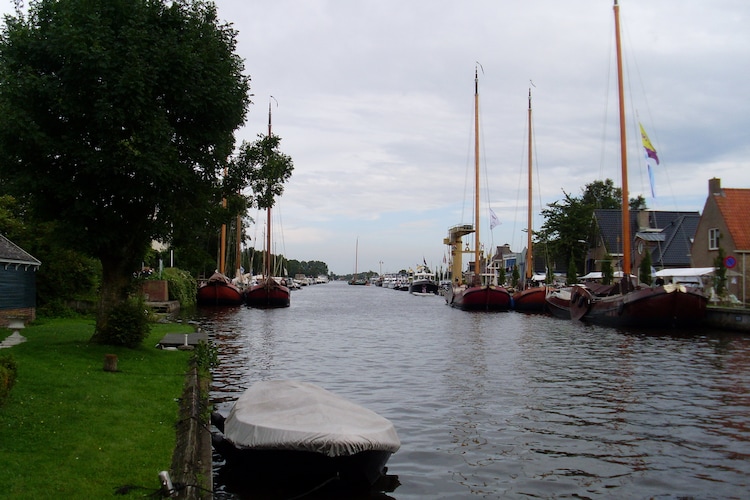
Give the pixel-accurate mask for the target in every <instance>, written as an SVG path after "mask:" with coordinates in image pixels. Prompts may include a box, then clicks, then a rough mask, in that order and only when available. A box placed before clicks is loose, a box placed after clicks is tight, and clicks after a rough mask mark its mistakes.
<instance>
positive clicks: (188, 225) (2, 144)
mask: <svg viewBox="0 0 750 500" xmlns="http://www.w3.org/2000/svg"><path fill="white" fill-rule="evenodd" d="M235 48H236V32H235V31H234V29H233V28H232V27H231V25H228V24H224V23H221V22H219V20H218V19H217V13H216V7H215V5H214V4H213V3H210V2H204V1H200V0H194V1H193V0H178V1H169V0H39V1H38V2H34V3H32V4H30V7H29V10H28V13H27V14H26V15H22V14H21V13H20V12H18V13H17V14H16V15H15V16H8V17H6V18H5V23H4V26H3V27H2V34H1V38H0V117H2V119H0V178H2V179H3V182H4V183H7V184H6V185H7V188H8V191H9V192H11V193H13V194H16V195H17V196H19V197H22V198H23V199H24V200H27V201H28V204H29V207H30V209H31V210H33V212H34V216H35V217H37V218H38V220H42V221H44V220H47V221H55V222H56V223H57V224H56V227H57V228H59V231H58V233H57V237H58V238H60V240H61V241H64V242H65V243H66V244H67V245H70V247H71V248H75V249H77V250H80V251H83V252H85V253H87V254H89V255H91V256H93V257H95V258H97V259H99V260H100V261H101V264H102V286H101V300H100V305H99V311H98V315H97V325H96V333H95V334H94V340H96V341H101V342H105V343H106V342H108V339H107V338H106V332H107V327H108V321H109V318H110V317H111V316H112V311H113V310H114V309H115V308H116V307H117V306H118V305H119V304H121V303H122V302H123V300H124V299H125V298H126V296H127V292H128V286H129V284H130V276H131V275H132V272H133V271H134V270H135V269H136V268H137V267H138V264H139V261H140V259H141V257H142V256H143V255H144V253H145V251H146V249H147V248H148V247H149V245H150V243H151V241H152V240H153V239H159V240H162V241H172V240H174V239H178V238H183V239H188V238H189V236H190V235H192V234H195V228H196V227H198V228H200V227H207V226H209V225H211V224H213V223H214V222H215V221H216V220H217V219H219V215H217V214H218V209H217V208H216V207H219V206H220V204H219V203H218V202H217V200H220V199H221V198H222V197H224V196H231V193H237V192H239V191H240V189H241V188H242V187H244V186H243V185H242V184H241V182H242V180H243V179H242V178H241V177H238V176H226V177H222V173H223V172H224V170H225V168H226V167H227V166H228V162H227V158H229V155H230V154H231V152H232V150H233V148H234V131H235V130H236V129H237V128H238V127H239V126H240V125H242V124H243V123H244V119H245V115H246V113H247V109H248V106H249V104H250V100H249V93H248V92H249V78H248V77H246V76H244V75H243V71H244V67H243V62H242V60H241V59H240V58H239V57H238V56H237V55H236V54H235ZM222 179H225V180H224V181H222ZM227 179H228V180H234V181H236V182H235V183H234V184H233V183H232V182H229V181H228V180H227Z"/></svg>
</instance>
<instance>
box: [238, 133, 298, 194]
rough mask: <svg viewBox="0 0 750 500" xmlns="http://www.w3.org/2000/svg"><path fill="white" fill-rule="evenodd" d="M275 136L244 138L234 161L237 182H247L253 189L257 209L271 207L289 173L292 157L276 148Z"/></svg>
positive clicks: (277, 140) (282, 189) (281, 191)
mask: <svg viewBox="0 0 750 500" xmlns="http://www.w3.org/2000/svg"><path fill="white" fill-rule="evenodd" d="M280 143H281V138H280V137H279V136H277V135H270V136H263V135H260V136H258V140H256V141H254V142H252V143H248V142H246V141H244V142H243V143H242V146H240V151H239V154H238V155H237V157H236V159H235V160H234V166H235V168H234V169H233V171H234V175H235V176H238V177H239V179H240V181H239V182H240V183H242V182H244V181H245V180H246V181H248V182H249V185H250V187H251V188H252V190H253V195H252V201H253V205H254V206H256V207H258V208H260V209H268V208H272V207H273V206H274V204H275V203H276V198H278V197H279V196H281V195H282V194H283V193H284V182H286V181H287V180H288V179H289V177H291V176H292V170H294V162H293V161H292V158H291V157H290V156H288V155H286V154H284V153H282V152H281V151H280V150H279V144H280Z"/></svg>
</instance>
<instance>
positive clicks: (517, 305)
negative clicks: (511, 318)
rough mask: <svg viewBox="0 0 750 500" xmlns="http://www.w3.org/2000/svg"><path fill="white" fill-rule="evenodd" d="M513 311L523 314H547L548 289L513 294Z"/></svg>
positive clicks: (541, 287) (526, 290)
mask: <svg viewBox="0 0 750 500" xmlns="http://www.w3.org/2000/svg"><path fill="white" fill-rule="evenodd" d="M513 309H515V310H516V311H521V312H545V311H546V310H547V287H544V286H538V287H533V288H527V289H525V290H521V291H520V292H516V293H514V294H513Z"/></svg>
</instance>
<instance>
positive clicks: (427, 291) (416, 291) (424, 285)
mask: <svg viewBox="0 0 750 500" xmlns="http://www.w3.org/2000/svg"><path fill="white" fill-rule="evenodd" d="M438 289H439V286H438V284H437V283H435V282H434V281H415V282H413V283H412V284H411V285H409V293H411V294H413V295H431V294H437V293H438Z"/></svg>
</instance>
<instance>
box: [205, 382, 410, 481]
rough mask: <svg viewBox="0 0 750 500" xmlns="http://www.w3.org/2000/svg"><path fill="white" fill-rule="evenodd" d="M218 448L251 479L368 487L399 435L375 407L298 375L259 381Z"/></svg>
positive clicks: (220, 424) (224, 422)
mask: <svg viewBox="0 0 750 500" xmlns="http://www.w3.org/2000/svg"><path fill="white" fill-rule="evenodd" d="M212 420H213V423H214V424H215V425H216V427H217V428H218V429H219V430H220V431H221V432H222V434H220V435H215V436H214V440H213V441H214V447H215V449H216V450H217V451H218V452H219V453H220V454H221V455H222V456H223V457H224V458H225V459H226V461H227V464H228V465H229V466H231V467H233V468H235V469H238V472H240V473H242V474H244V476H245V477H247V478H248V480H250V479H252V480H259V481H272V482H273V481H277V482H278V481H281V482H283V483H289V482H306V483H309V484H312V485H314V486H319V485H322V484H324V483H326V482H327V481H330V480H331V479H332V478H335V479H336V481H337V482H340V483H344V484H346V485H347V486H351V487H361V488H368V487H369V486H371V485H373V484H374V483H375V482H376V481H378V479H380V478H381V477H383V476H384V475H385V472H386V470H385V464H386V463H387V462H388V459H389V458H390V457H391V455H392V454H393V453H395V452H396V451H398V449H399V448H400V446H401V441H400V440H399V438H398V435H397V433H396V429H395V428H394V426H393V424H392V423H391V422H390V421H389V420H387V419H386V418H384V417H382V416H380V415H378V414H377V413H375V412H373V411H371V410H368V409H367V408H364V407H362V406H359V405H357V404H355V403H353V402H351V401H349V400H347V399H345V398H343V397H341V396H338V395H336V394H333V393H331V392H329V391H327V390H325V389H323V388H322V387H319V386H317V385H314V384H311V383H307V382H300V381H293V380H268V381H261V382H256V383H255V384H253V385H252V386H251V387H250V388H249V389H247V390H246V391H245V392H244V393H243V394H242V395H241V396H240V397H239V398H238V399H237V401H236V402H235V403H234V406H233V407H232V409H231V410H230V412H229V415H228V416H227V417H226V418H225V419H224V418H223V417H221V416H220V415H217V414H214V415H212Z"/></svg>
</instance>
